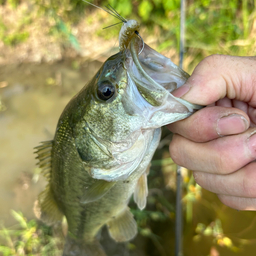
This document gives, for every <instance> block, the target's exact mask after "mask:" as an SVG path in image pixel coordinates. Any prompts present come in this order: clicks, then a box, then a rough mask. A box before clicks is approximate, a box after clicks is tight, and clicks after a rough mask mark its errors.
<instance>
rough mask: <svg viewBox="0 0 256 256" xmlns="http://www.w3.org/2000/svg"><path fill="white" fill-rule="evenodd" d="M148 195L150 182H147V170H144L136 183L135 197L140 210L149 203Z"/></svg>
mask: <svg viewBox="0 0 256 256" xmlns="http://www.w3.org/2000/svg"><path fill="white" fill-rule="evenodd" d="M147 196H148V182H147V171H146V172H144V173H143V174H142V175H141V176H140V178H139V179H138V182H137V184H136V187H135V190H134V195H133V199H134V201H135V203H136V204H137V206H138V207H139V209H140V210H143V209H144V208H145V207H146V204H147Z"/></svg>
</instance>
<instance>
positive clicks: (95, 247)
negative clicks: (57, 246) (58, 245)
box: [62, 235, 107, 256]
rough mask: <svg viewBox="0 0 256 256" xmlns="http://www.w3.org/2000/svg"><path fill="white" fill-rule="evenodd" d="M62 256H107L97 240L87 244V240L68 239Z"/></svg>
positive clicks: (68, 237)
mask: <svg viewBox="0 0 256 256" xmlns="http://www.w3.org/2000/svg"><path fill="white" fill-rule="evenodd" d="M62 256H107V255H106V253H105V252H104V250H103V248H102V247H101V245H100V243H99V242H98V241H97V240H94V241H92V242H90V243H86V241H85V240H81V239H80V240H78V239H74V238H71V237H70V236H69V235H67V237H66V243H65V246H64V251H63V254H62Z"/></svg>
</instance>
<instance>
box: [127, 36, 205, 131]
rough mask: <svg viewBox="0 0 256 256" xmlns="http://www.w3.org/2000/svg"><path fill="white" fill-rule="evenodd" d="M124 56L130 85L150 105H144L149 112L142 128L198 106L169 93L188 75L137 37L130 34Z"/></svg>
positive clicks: (180, 116) (178, 116) (181, 115)
mask: <svg viewBox="0 0 256 256" xmlns="http://www.w3.org/2000/svg"><path fill="white" fill-rule="evenodd" d="M127 56H128V58H127V60H126V62H125V66H126V69H127V73H128V76H129V78H130V82H131V83H132V85H130V86H136V88H137V90H138V91H139V93H140V95H141V96H142V97H143V98H144V100H145V101H146V102H147V103H149V105H150V106H147V108H148V111H146V112H147V115H149V116H148V118H147V122H148V123H147V125H146V127H144V128H157V127H160V126H163V125H166V124H168V123H172V122H175V121H179V120H182V119H184V118H186V117H188V116H189V115H191V114H192V113H193V112H195V111H196V110H197V109H200V108H202V106H199V105H195V104H191V103H189V102H187V101H185V100H183V99H180V98H177V97H175V96H173V95H172V94H171V92H172V91H173V90H175V89H177V88H179V87H180V86H181V85H183V84H184V83H185V82H186V81H187V79H188V78H189V75H188V74H187V73H186V72H185V71H183V70H182V69H181V68H179V67H178V66H176V65H175V64H174V63H173V62H172V61H171V60H170V59H168V58H166V57H165V56H163V55H162V54H160V53H158V52H157V51H155V50H153V49H152V48H151V47H149V46H148V45H147V44H145V43H144V42H143V41H142V40H141V39H140V38H138V37H133V39H132V40H131V42H130V45H129V49H128V50H127ZM137 103H138V102H137ZM135 104H136V102H135ZM139 104H141V103H139ZM149 112H151V113H149ZM159 118H160V119H159Z"/></svg>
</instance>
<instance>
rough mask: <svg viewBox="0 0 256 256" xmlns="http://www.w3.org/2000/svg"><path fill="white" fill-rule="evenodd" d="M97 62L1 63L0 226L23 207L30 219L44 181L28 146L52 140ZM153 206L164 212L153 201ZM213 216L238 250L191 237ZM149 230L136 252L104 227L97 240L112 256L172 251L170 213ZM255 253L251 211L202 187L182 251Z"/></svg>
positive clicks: (228, 255)
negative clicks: (238, 208)
mask: <svg viewBox="0 0 256 256" xmlns="http://www.w3.org/2000/svg"><path fill="white" fill-rule="evenodd" d="M100 66H101V63H100V62H86V63H84V62H83V61H82V60H75V61H73V60H67V61H63V62H59V63H53V64H40V65H39V64H38V65H37V64H29V63H28V64H25V63H24V64H20V65H7V66H2V67H0V99H1V103H2V105H1V104H0V106H2V107H1V108H2V110H4V109H6V110H4V111H1V112H0V177H1V178H0V224H1V223H3V224H4V225H5V226H6V227H9V226H10V225H12V224H14V223H15V221H14V219H13V218H12V217H11V216H10V209H14V210H18V211H22V212H23V214H24V215H25V216H26V217H27V218H28V219H30V218H34V214H33V210H32V209H33V203H34V201H35V199H36V197H37V195H38V193H39V192H40V191H42V189H43V188H44V186H45V181H44V179H43V178H42V177H40V176H39V175H38V174H37V173H38V170H37V169H36V165H35V164H36V160H35V159H34V157H35V156H34V155H33V147H35V146H37V145H38V144H39V142H40V141H45V140H50V139H52V137H53V135H54V132H55V127H56V124H57V121H58V118H59V116H60V114H61V112H62V110H63V108H64V107H65V105H66V104H67V102H68V101H69V100H70V98H71V97H72V96H73V95H74V94H75V93H77V92H78V91H79V90H80V89H81V88H82V87H83V86H84V84H85V83H86V82H87V81H88V80H89V79H90V78H91V77H92V76H93V75H94V74H95V72H96V71H97V70H98V69H99V67H100ZM166 148H168V147H166ZM165 150H166V152H167V149H165ZM157 154H158V156H157V157H158V158H159V157H160V156H161V155H162V153H161V152H160V153H159V151H158V153H157ZM167 154H168V153H167ZM152 169H153V171H155V172H156V173H157V176H151V181H150V182H153V183H154V184H156V181H157V180H159V179H160V180H161V175H162V174H161V170H160V169H159V168H156V167H152ZM172 179H173V178H172ZM159 187H160V188H161V191H160V189H159V191H158V192H160V193H162V194H163V195H164V197H165V198H166V200H167V202H169V204H174V193H173V191H172V190H170V189H166V188H165V187H166V186H165V185H164V184H163V185H160V186H159ZM153 188H155V185H153ZM153 190H154V189H152V191H153ZM152 191H151V192H152ZM151 192H150V193H151ZM155 205H156V207H159V209H160V210H163V211H165V209H163V208H161V207H162V206H161V204H160V206H158V205H159V203H158V202H157V203H156V204H155ZM184 206H186V204H185V205H184ZM150 207H151V206H150V204H149V205H148V206H147V210H153V211H156V210H157V208H153V209H151V208H150ZM159 209H158V210H159ZM215 219H220V220H221V222H222V226H223V230H224V233H225V236H227V237H229V238H231V239H232V241H233V244H234V245H235V246H237V247H239V250H238V251H232V250H231V249H229V248H227V247H225V246H224V245H223V244H219V245H217V244H216V241H217V240H216V239H215V240H214V237H213V236H211V235H209V236H204V237H202V238H201V240H198V241H195V240H194V237H195V235H196V233H195V229H196V226H197V224H198V223H204V224H205V225H206V226H207V225H209V224H210V223H213V221H214V220H215ZM150 228H151V230H152V232H153V233H154V234H155V235H156V237H157V239H156V240H152V239H149V238H145V237H142V236H140V235H138V236H137V237H136V239H135V241H133V244H135V245H136V250H134V251H130V252H129V253H128V250H127V248H126V247H125V245H116V244H115V243H114V242H113V241H111V240H110V238H108V236H107V234H106V231H103V237H104V241H102V244H103V245H104V247H105V248H106V250H107V252H108V253H109V255H112V256H113V255H117V256H121V255H130V256H132V255H134V256H135V255H140V256H144V255H150V256H172V255H174V218H173V217H171V215H170V219H168V220H166V221H156V222H151V223H150ZM242 244H243V245H242ZM255 252H256V214H255V212H238V211H235V210H232V209H230V208H228V207H226V206H224V205H223V204H221V203H220V202H219V201H218V199H217V197H216V195H214V194H212V193H210V192H206V191H203V197H202V198H201V199H200V200H199V201H198V202H196V203H195V204H194V208H193V219H192V222H190V223H184V255H185V256H186V255H187V256H206V255H210V256H235V255H240V256H254V255H255Z"/></svg>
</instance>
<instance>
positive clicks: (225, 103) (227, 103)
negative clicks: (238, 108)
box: [216, 97, 232, 108]
mask: <svg viewBox="0 0 256 256" xmlns="http://www.w3.org/2000/svg"><path fill="white" fill-rule="evenodd" d="M216 106H220V107H225V108H232V102H231V100H230V99H228V98H227V97H225V98H223V99H221V100H218V101H217V102H216Z"/></svg>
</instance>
